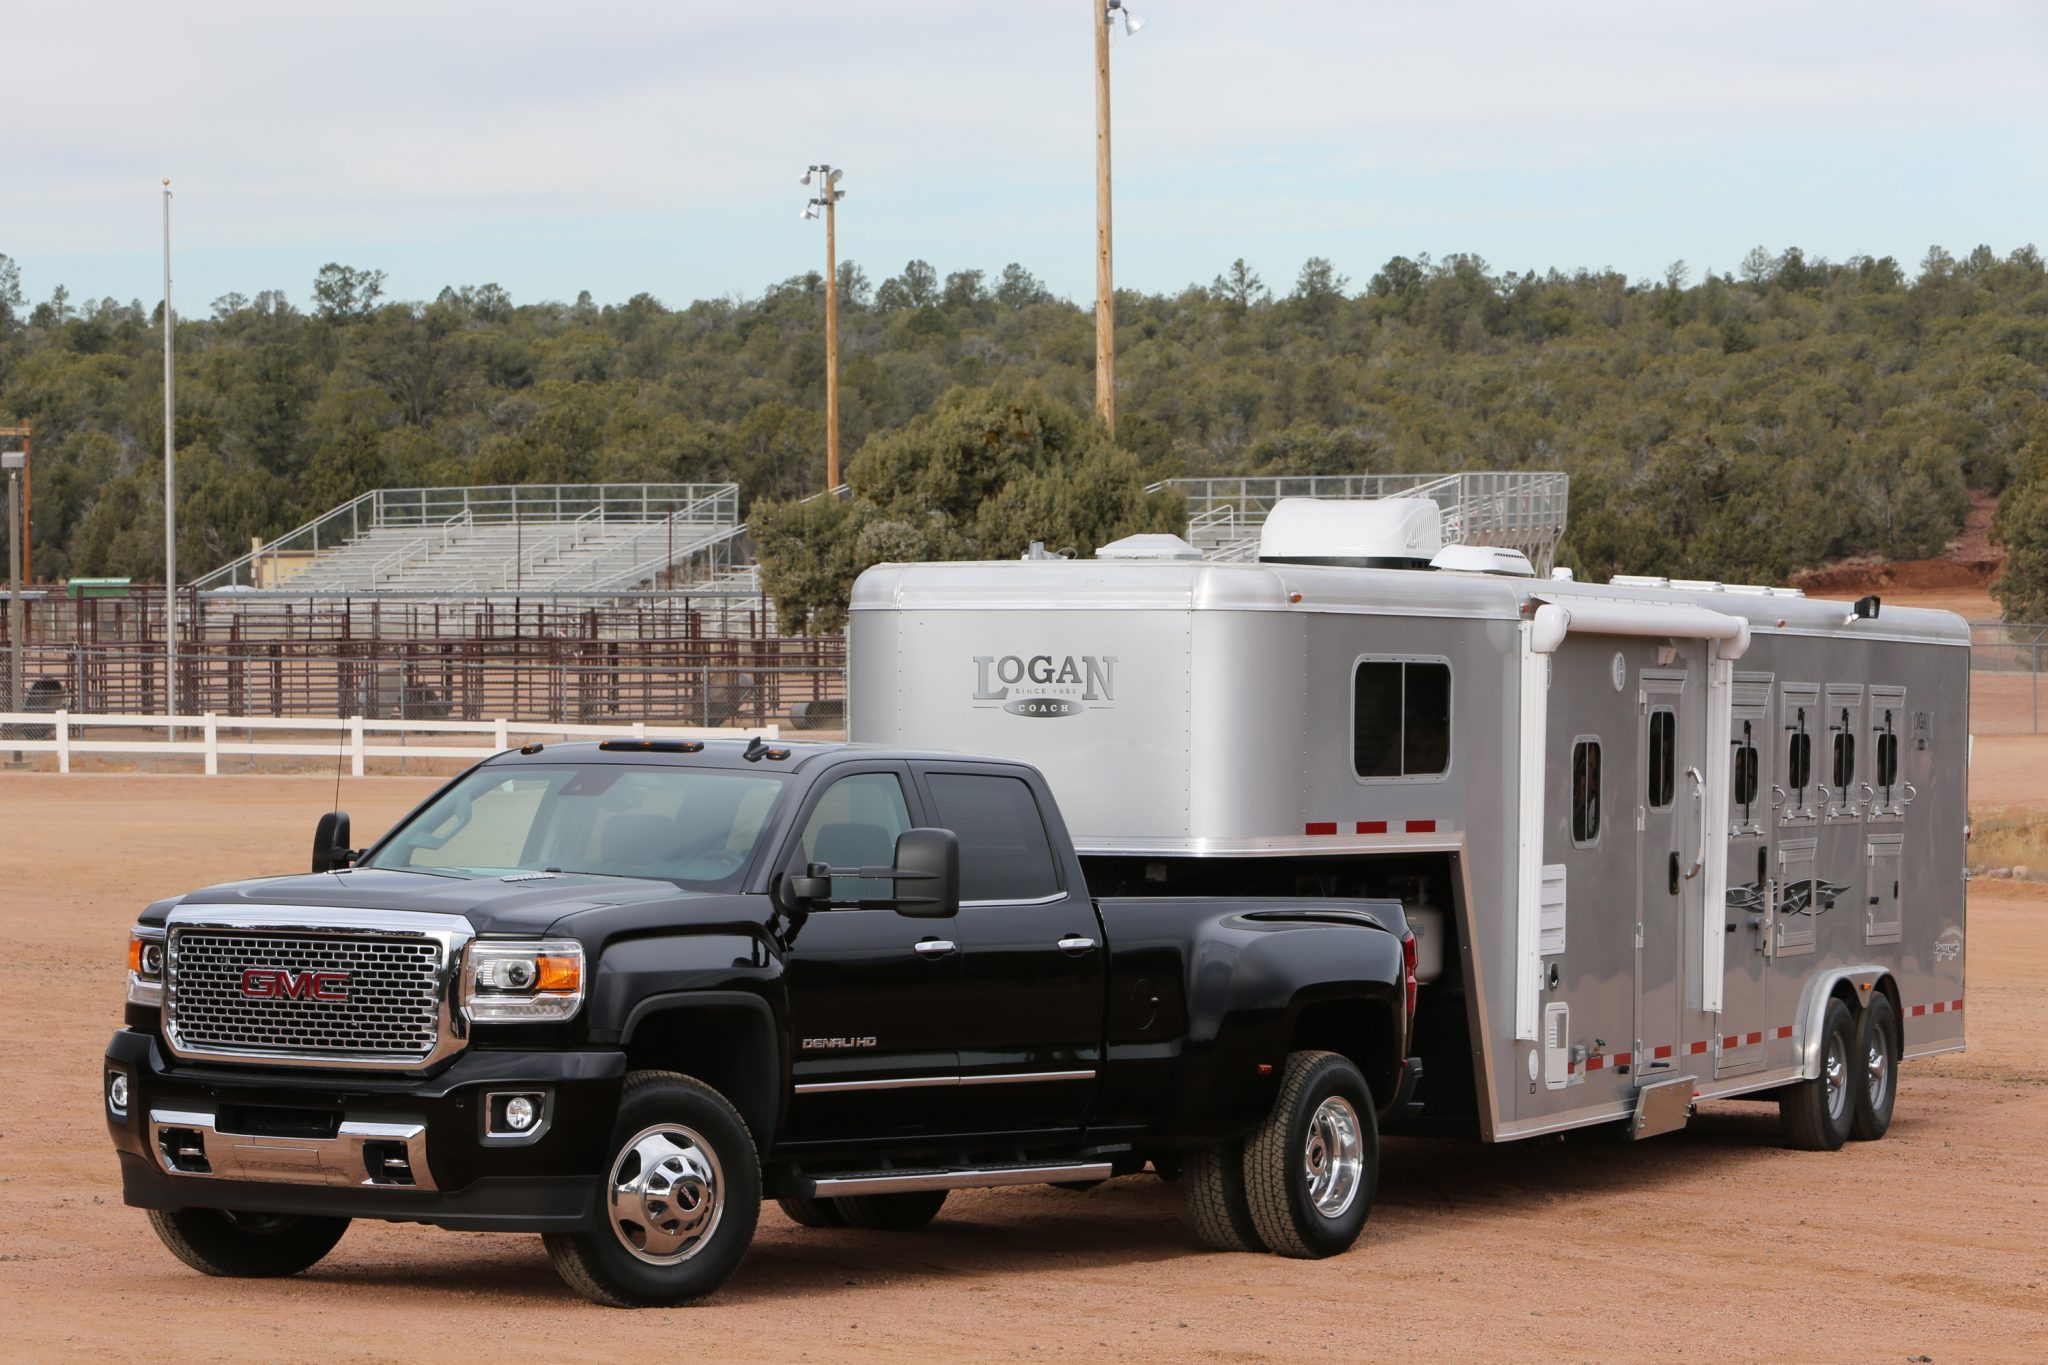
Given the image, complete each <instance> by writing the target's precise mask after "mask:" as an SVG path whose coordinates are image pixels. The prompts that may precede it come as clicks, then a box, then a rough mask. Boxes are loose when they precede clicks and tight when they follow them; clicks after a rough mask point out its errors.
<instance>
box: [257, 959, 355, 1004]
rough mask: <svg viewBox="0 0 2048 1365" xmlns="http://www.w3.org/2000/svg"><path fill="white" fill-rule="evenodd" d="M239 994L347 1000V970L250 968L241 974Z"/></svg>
mask: <svg viewBox="0 0 2048 1365" xmlns="http://www.w3.org/2000/svg"><path fill="white" fill-rule="evenodd" d="M242 994H244V995H246V996H250V997H252V998H254V999H257V1000H324V1001H328V1002H329V1003H340V1002H343V1001H346V1000H347V999H348V973H347V972H289V971H286V970H284V969H283V968H282V967H251V968H250V969H249V970H248V971H246V972H243V973H242Z"/></svg>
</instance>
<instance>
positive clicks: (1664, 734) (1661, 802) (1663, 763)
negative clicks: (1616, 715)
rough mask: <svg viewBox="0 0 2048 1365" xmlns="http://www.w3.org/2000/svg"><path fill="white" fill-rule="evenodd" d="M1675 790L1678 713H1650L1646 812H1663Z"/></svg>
mask: <svg viewBox="0 0 2048 1365" xmlns="http://www.w3.org/2000/svg"><path fill="white" fill-rule="evenodd" d="M1677 787H1678V713H1677V712H1675V711H1666V710H1657V711H1652V712H1651V713H1650V792H1649V796H1650V809H1651V810H1665V809H1668V808H1669V807H1670V805H1671V796H1672V793H1673V792H1675V791H1676V790H1677Z"/></svg>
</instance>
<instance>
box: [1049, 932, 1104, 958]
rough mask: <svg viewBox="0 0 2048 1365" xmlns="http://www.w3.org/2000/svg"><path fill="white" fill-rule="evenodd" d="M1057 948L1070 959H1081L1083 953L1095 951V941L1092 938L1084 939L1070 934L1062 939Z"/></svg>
mask: <svg viewBox="0 0 2048 1365" xmlns="http://www.w3.org/2000/svg"><path fill="white" fill-rule="evenodd" d="M1057 946H1058V948H1059V950H1060V951H1061V952H1063V953H1065V954H1066V955H1067V956H1068V957H1079V956H1080V955H1081V954H1083V953H1092V952H1094V951H1095V940H1094V939H1092V938H1083V937H1081V935H1079V934H1069V935H1067V936H1066V937H1065V938H1063V939H1061V940H1060V941H1059V943H1058V945H1057Z"/></svg>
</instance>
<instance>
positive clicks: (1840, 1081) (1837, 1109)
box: [1821, 1037, 1849, 1123]
mask: <svg viewBox="0 0 2048 1365" xmlns="http://www.w3.org/2000/svg"><path fill="white" fill-rule="evenodd" d="M1821 1074H1822V1075H1823V1076H1825V1077H1826V1078H1827V1083H1828V1117H1829V1118H1831V1119H1834V1120H1835V1121H1836V1122H1838V1123H1839V1122H1840V1121H1841V1118H1842V1115H1843V1113H1844V1112H1845V1111H1846V1109H1847V1107H1848V1104H1849V1059H1848V1058H1847V1057H1846V1056H1844V1055H1843V1048H1842V1043H1841V1040H1840V1039H1839V1038H1832V1037H1831V1038H1829V1039H1828V1055H1827V1061H1826V1062H1825V1063H1824V1064H1823V1067H1822V1072H1821Z"/></svg>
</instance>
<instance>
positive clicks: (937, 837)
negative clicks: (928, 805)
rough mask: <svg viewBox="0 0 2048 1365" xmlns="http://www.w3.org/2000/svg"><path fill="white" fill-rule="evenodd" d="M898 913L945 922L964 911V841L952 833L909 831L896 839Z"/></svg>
mask: <svg viewBox="0 0 2048 1365" xmlns="http://www.w3.org/2000/svg"><path fill="white" fill-rule="evenodd" d="M890 875H891V876H892V877H893V878H894V879H895V881H896V913H897V914H899V915H910V916H912V917H914V918H917V919H945V918H947V917H948V916H951V915H955V914H958V913H959V910H960V839H959V836H958V835H956V834H954V833H953V831H952V830H950V829H906V830H904V831H903V833H901V834H899V835H897V836H896V866H895V867H894V868H892V869H890Z"/></svg>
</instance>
